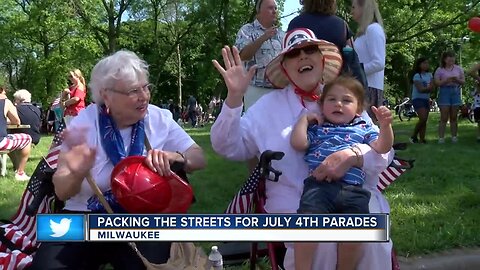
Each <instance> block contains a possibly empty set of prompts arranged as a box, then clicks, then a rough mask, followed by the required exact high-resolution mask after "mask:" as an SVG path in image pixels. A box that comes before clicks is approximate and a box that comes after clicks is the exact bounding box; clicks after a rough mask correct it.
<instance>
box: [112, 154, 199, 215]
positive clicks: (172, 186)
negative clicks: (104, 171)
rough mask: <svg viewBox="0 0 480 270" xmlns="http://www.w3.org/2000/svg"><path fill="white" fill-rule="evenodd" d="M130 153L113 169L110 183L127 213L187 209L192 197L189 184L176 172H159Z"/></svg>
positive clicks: (174, 211)
mask: <svg viewBox="0 0 480 270" xmlns="http://www.w3.org/2000/svg"><path fill="white" fill-rule="evenodd" d="M144 161H145V157H142V156H130V157H127V158H125V159H123V160H122V161H120V162H119V163H118V164H117V165H116V166H115V168H114V169H113V171H112V177H111V186H112V192H113V194H114V195H115V198H116V199H117V201H118V203H119V204H120V205H121V206H122V207H123V208H124V209H125V210H127V212H129V213H135V214H156V213H171V214H173V213H186V212H187V210H188V208H189V207H190V204H191V203H192V199H193V190H192V188H191V186H190V185H189V184H188V183H187V182H185V181H184V180H182V179H181V178H180V177H179V176H178V175H176V174H174V173H172V175H170V176H160V175H158V174H157V173H155V172H153V171H152V170H150V169H149V168H148V167H147V165H145V163H144Z"/></svg>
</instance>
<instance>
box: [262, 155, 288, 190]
mask: <svg viewBox="0 0 480 270" xmlns="http://www.w3.org/2000/svg"><path fill="white" fill-rule="evenodd" d="M284 155H285V153H283V152H278V151H271V150H266V151H264V152H263V153H262V155H261V156H260V174H261V175H260V177H263V178H264V179H268V180H270V181H273V182H278V178H279V177H280V175H282V172H281V171H277V170H275V169H274V168H272V164H271V162H272V160H280V159H282V158H283V156H284Z"/></svg>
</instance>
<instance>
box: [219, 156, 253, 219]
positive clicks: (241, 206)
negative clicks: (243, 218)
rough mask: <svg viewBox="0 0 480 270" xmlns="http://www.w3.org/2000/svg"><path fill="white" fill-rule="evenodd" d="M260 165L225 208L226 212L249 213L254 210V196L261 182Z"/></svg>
mask: <svg viewBox="0 0 480 270" xmlns="http://www.w3.org/2000/svg"><path fill="white" fill-rule="evenodd" d="M260 175H261V173H260V165H257V167H255V169H254V170H253V172H252V174H251V175H250V176H249V177H248V179H247V181H246V182H245V183H244V184H243V186H242V188H241V189H240V191H239V192H238V193H237V194H236V195H235V197H233V200H232V201H231V202H230V204H229V205H228V207H227V210H225V213H226V214H247V213H252V212H253V196H254V195H255V192H256V191H257V188H258V184H259V183H260Z"/></svg>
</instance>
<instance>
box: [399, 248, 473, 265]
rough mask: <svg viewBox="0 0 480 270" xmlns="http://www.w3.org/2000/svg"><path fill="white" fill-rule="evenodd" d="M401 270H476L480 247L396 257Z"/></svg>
mask: <svg viewBox="0 0 480 270" xmlns="http://www.w3.org/2000/svg"><path fill="white" fill-rule="evenodd" d="M398 261H399V263H400V269H401V270H419V269H426V270H476V269H480V248H476V249H455V250H451V251H446V252H441V253H436V254H432V255H426V256H420V257H412V258H405V257H400V256H399V257H398Z"/></svg>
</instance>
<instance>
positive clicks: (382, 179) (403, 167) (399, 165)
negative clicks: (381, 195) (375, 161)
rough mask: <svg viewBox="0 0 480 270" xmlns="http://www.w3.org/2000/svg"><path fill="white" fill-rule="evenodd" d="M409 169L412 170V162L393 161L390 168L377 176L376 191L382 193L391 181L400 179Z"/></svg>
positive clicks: (397, 159) (396, 159)
mask: <svg viewBox="0 0 480 270" xmlns="http://www.w3.org/2000/svg"><path fill="white" fill-rule="evenodd" d="M411 168H413V160H403V159H400V158H395V159H393V161H392V163H390V166H388V168H386V169H385V170H384V171H383V172H382V173H381V174H380V175H379V177H378V184H377V189H378V190H379V191H384V190H385V189H386V188H387V187H388V186H389V185H390V184H392V183H393V181H395V180H396V179H397V178H398V177H400V175H402V174H403V173H405V172H406V171H407V170H408V169H411Z"/></svg>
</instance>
